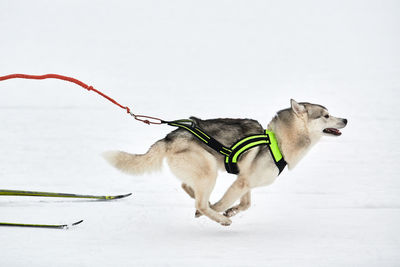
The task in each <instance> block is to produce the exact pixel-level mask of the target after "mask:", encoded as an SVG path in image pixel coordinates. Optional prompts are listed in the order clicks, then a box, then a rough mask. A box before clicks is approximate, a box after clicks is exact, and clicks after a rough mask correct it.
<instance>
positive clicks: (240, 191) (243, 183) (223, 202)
mask: <svg viewBox="0 0 400 267" xmlns="http://www.w3.org/2000/svg"><path fill="white" fill-rule="evenodd" d="M239 198H241V201H240V203H241V204H242V206H241V204H239V205H238V206H235V207H233V208H235V209H234V210H237V211H239V210H245V209H247V208H248V207H249V206H250V187H249V184H248V181H247V180H246V179H245V178H243V177H238V179H237V180H236V181H235V182H234V183H233V184H232V185H231V186H230V187H229V189H228V190H227V191H226V193H225V194H224V196H223V197H222V198H221V199H220V200H219V201H218V202H217V203H215V204H214V205H212V206H211V208H212V209H213V210H215V211H218V212H222V211H226V210H227V209H229V208H230V207H232V205H233V204H234V203H235V202H236V201H237V200H238V199H239ZM239 206H241V207H240V208H239ZM224 215H225V216H227V217H231V216H233V215H234V214H232V215H231V216H229V214H224Z"/></svg>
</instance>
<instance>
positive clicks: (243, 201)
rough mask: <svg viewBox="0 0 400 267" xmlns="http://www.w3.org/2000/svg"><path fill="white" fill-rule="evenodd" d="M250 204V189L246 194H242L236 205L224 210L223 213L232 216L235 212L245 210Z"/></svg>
mask: <svg viewBox="0 0 400 267" xmlns="http://www.w3.org/2000/svg"><path fill="white" fill-rule="evenodd" d="M250 205H251V191H250V190H249V191H247V193H246V194H244V195H243V196H242V197H241V198H240V203H239V205H236V206H234V207H232V208H229V209H227V210H226V211H225V212H224V215H225V216H226V217H232V216H235V215H236V214H238V213H239V212H241V211H245V210H247V209H248V208H250Z"/></svg>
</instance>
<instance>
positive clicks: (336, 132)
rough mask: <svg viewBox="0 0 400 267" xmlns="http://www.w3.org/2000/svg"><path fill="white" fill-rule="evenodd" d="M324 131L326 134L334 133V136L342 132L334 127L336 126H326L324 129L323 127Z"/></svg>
mask: <svg viewBox="0 0 400 267" xmlns="http://www.w3.org/2000/svg"><path fill="white" fill-rule="evenodd" d="M324 133H326V134H331V135H335V136H339V135H341V134H342V133H341V132H340V131H339V130H338V129H336V128H326V129H324Z"/></svg>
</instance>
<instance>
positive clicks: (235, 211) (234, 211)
mask: <svg viewBox="0 0 400 267" xmlns="http://www.w3.org/2000/svg"><path fill="white" fill-rule="evenodd" d="M238 213H239V209H238V208H237V207H233V208H230V209H227V210H226V211H225V212H224V216H226V217H232V216H235V215H236V214H238Z"/></svg>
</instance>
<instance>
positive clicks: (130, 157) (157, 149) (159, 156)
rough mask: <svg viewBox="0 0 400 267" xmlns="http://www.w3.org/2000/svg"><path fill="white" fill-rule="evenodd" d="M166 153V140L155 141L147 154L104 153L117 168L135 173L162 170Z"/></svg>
mask: <svg viewBox="0 0 400 267" xmlns="http://www.w3.org/2000/svg"><path fill="white" fill-rule="evenodd" d="M165 155H166V144H165V142H164V140H160V141H157V142H156V143H154V144H153V145H152V146H151V147H150V149H149V151H147V153H146V154H141V155H138V154H129V153H126V152H123V151H107V152H104V153H103V157H104V158H105V159H106V160H107V161H108V162H109V163H110V164H111V165H113V166H114V167H115V168H117V169H119V170H121V171H123V172H126V173H129V174H133V175H139V174H143V173H145V172H151V171H157V170H160V169H161V167H162V162H163V159H164V157H165Z"/></svg>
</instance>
